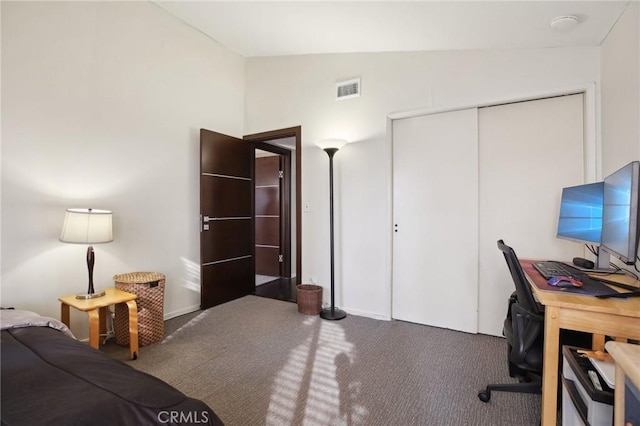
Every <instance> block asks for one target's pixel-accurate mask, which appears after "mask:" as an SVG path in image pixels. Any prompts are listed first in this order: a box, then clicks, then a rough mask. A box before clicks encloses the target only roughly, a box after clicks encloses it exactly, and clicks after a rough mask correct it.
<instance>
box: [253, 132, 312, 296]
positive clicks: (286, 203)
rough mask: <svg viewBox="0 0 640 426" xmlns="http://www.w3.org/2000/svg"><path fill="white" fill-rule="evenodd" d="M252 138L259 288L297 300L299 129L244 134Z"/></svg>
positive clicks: (267, 293)
mask: <svg viewBox="0 0 640 426" xmlns="http://www.w3.org/2000/svg"><path fill="white" fill-rule="evenodd" d="M245 140H248V141H251V142H253V145H254V151H255V163H254V177H255V183H254V185H255V187H254V223H255V227H254V234H255V249H254V250H255V251H254V253H255V256H254V259H255V292H254V294H255V295H257V296H263V297H268V298H272V299H278V300H285V301H291V302H295V301H296V285H297V284H298V279H297V277H298V276H300V265H301V256H300V253H301V250H300V228H301V226H300V201H299V200H300V187H301V185H300V178H299V176H300V148H299V147H300V128H299V127H296V128H291V129H283V130H279V131H278V130H277V131H274V132H268V133H264V134H257V135H250V136H245Z"/></svg>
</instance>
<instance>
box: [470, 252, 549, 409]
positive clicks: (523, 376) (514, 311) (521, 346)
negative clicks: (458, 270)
mask: <svg viewBox="0 0 640 426" xmlns="http://www.w3.org/2000/svg"><path fill="white" fill-rule="evenodd" d="M498 248H499V249H500V250H501V251H502V253H503V254H504V258H505V260H506V261H507V266H508V267H509V271H510V272H511V278H513V283H514V284H515V287H516V291H514V292H513V294H512V295H511V297H510V298H509V305H508V309H507V318H506V319H505V321H504V327H503V334H504V336H505V337H506V338H507V344H508V361H509V376H511V377H514V378H518V379H519V382H518V383H506V384H491V385H487V388H486V389H485V390H483V391H481V392H480V393H478V398H480V401H482V402H489V400H490V399H491V391H504V392H519V393H541V392H542V355H543V347H544V342H543V338H544V307H543V306H541V305H540V304H538V303H537V302H536V301H535V299H534V297H533V293H532V291H531V286H530V285H529V283H528V281H527V279H526V277H525V275H524V271H523V270H522V267H521V266H520V262H519V261H518V257H517V256H516V252H515V251H514V250H513V249H512V248H511V247H509V246H508V245H506V244H505V243H504V241H502V240H499V241H498Z"/></svg>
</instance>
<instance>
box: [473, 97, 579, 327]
mask: <svg viewBox="0 0 640 426" xmlns="http://www.w3.org/2000/svg"><path fill="white" fill-rule="evenodd" d="M478 111H479V112H478V123H479V124H478V126H479V130H478V135H479V155H480V197H479V200H480V244H479V247H480V269H479V289H480V292H479V307H480V309H479V315H478V316H479V324H478V325H479V331H480V332H481V333H486V334H493V335H501V334H502V322H503V321H504V316H505V314H506V307H507V298H508V296H509V294H511V292H513V290H514V288H513V281H512V280H511V276H510V275H509V271H508V269H507V265H506V263H505V261H504V257H503V256H502V252H500V251H499V250H498V248H497V246H496V241H497V240H498V239H504V240H505V242H506V243H507V244H508V245H510V246H512V247H513V248H514V249H515V251H516V253H517V254H518V256H519V257H520V258H541V259H557V260H569V261H571V259H572V258H573V257H575V256H584V250H583V248H582V245H581V244H577V243H574V242H570V241H565V240H560V239H557V238H556V237H555V236H556V228H557V221H558V211H559V207H560V195H561V192H562V188H563V187H565V186H573V185H580V184H582V183H584V179H585V172H584V161H585V160H584V158H585V154H584V143H583V140H584V138H583V128H584V125H583V121H584V119H583V117H584V112H583V95H581V94H578V95H570V96H561V97H555V98H547V99H540V100H534V101H528V102H518V103H513V104H505V105H499V106H492V107H486V108H480V109H479V110H478Z"/></svg>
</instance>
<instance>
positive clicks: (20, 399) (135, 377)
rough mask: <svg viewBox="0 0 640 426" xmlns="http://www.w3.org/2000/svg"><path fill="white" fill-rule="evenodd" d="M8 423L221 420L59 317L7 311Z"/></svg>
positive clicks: (1, 349)
mask: <svg viewBox="0 0 640 426" xmlns="http://www.w3.org/2000/svg"><path fill="white" fill-rule="evenodd" d="M0 324H1V327H0V328H1V329H2V330H1V334H2V336H1V341H0V356H1V358H0V367H1V371H0V381H1V389H0V390H1V407H2V411H1V417H2V419H1V421H2V425H8V426H12V425H41V424H48V425H52V424H53V425H56V424H60V425H81V424H82V425H86V424H91V425H103V424H104V425H129V424H131V425H147V424H153V425H158V424H160V425H178V424H181V425H182V424H185V425H186V424H197V425H222V422H221V421H220V419H219V418H218V416H216V414H215V413H214V412H213V411H212V410H211V409H210V408H209V407H208V406H207V405H206V404H205V403H203V402H202V401H199V400H197V399H193V398H189V397H187V396H185V395H184V394H183V393H182V392H180V391H179V390H177V389H175V388H174V387H172V386H170V385H169V384H167V383H165V382H163V381H162V380H160V379H158V378H156V377H153V376H151V375H149V374H146V373H143V372H141V371H138V370H136V369H134V368H132V367H130V366H129V365H126V364H124V363H122V362H120V361H118V360H115V359H113V358H110V357H109V356H108V355H106V354H104V353H102V352H100V351H97V350H95V349H93V348H91V347H89V346H87V345H86V344H84V343H82V342H79V341H77V340H76V339H75V338H74V337H73V335H72V334H71V332H70V331H69V329H68V328H67V327H66V326H65V325H64V324H62V323H61V322H60V321H57V320H55V319H53V318H48V317H43V316H39V315H37V314H35V313H33V312H28V311H19V310H1V311H0Z"/></svg>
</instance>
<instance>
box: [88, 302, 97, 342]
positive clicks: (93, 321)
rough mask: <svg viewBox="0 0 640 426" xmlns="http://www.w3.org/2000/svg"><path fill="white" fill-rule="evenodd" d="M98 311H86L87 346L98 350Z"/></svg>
mask: <svg viewBox="0 0 640 426" xmlns="http://www.w3.org/2000/svg"><path fill="white" fill-rule="evenodd" d="M99 311H100V309H94V310H92V311H87V313H88V314H89V346H91V347H92V348H95V349H99V348H100V312H99Z"/></svg>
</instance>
